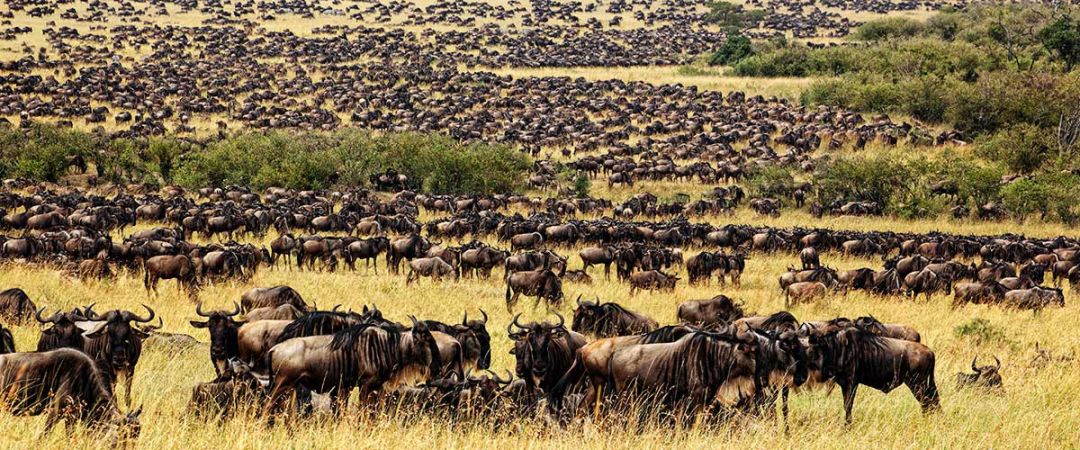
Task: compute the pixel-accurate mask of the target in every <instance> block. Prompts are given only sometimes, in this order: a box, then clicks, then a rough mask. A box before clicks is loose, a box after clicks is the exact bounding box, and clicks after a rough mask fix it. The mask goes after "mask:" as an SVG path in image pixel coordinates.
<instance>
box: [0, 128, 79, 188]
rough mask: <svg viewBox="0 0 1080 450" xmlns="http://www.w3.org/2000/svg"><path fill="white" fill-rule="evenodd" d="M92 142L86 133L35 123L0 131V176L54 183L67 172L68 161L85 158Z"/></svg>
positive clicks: (0, 129)
mask: <svg viewBox="0 0 1080 450" xmlns="http://www.w3.org/2000/svg"><path fill="white" fill-rule="evenodd" d="M95 142H97V139H95V138H94V137H93V136H91V135H90V134H89V133H86V132H82V131H76V130H69V129H64V128H59V127H55V126H50V125H43V124H35V125H33V126H31V127H30V128H29V129H26V130H20V129H15V128H12V127H2V128H0V177H26V178H31V179H34V180H39V181H57V180H59V179H60V177H62V176H63V175H64V173H66V172H67V169H68V158H69V157H74V156H83V157H86V156H88V155H89V154H90V153H91V152H92V151H93V149H94V145H95Z"/></svg>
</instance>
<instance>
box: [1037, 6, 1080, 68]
mask: <svg viewBox="0 0 1080 450" xmlns="http://www.w3.org/2000/svg"><path fill="white" fill-rule="evenodd" d="M1039 40H1040V41H1042V45H1043V47H1046V50H1047V51H1049V52H1050V53H1051V54H1053V55H1056V56H1057V58H1058V59H1059V60H1061V62H1063V63H1064V64H1065V71H1066V72H1069V71H1071V70H1072V69H1073V66H1075V65H1076V63H1078V62H1080V21H1074V20H1072V18H1071V17H1069V16H1068V15H1065V16H1062V17H1060V18H1058V20H1055V21H1054V22H1053V23H1051V24H1050V25H1047V26H1046V27H1045V28H1043V29H1042V30H1039Z"/></svg>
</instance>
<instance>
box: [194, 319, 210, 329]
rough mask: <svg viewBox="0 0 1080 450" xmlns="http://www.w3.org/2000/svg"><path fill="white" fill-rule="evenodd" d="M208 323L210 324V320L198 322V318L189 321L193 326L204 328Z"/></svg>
mask: <svg viewBox="0 0 1080 450" xmlns="http://www.w3.org/2000/svg"><path fill="white" fill-rule="evenodd" d="M208 325H210V322H199V321H198V320H192V321H191V326H193V327H195V328H206V327H207V326H208Z"/></svg>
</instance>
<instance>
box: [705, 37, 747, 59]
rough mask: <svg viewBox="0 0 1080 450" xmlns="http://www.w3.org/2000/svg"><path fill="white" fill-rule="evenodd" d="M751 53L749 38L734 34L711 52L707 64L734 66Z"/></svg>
mask: <svg viewBox="0 0 1080 450" xmlns="http://www.w3.org/2000/svg"><path fill="white" fill-rule="evenodd" d="M753 53H754V50H753V48H752V46H751V44H750V38H748V37H746V36H744V35H742V34H734V35H730V36H728V38H727V40H726V41H724V44H723V45H721V46H720V48H719V49H717V50H716V51H715V52H713V54H712V56H710V57H709V64H712V65H714V66H726V65H730V64H735V63H737V62H739V61H742V60H743V59H745V58H746V57H748V56H750V55H752V54H753Z"/></svg>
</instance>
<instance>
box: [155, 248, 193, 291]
mask: <svg viewBox="0 0 1080 450" xmlns="http://www.w3.org/2000/svg"><path fill="white" fill-rule="evenodd" d="M198 276H199V275H198V269H197V268H196V267H195V263H194V262H193V261H192V260H191V258H190V257H188V256H187V255H158V256H152V257H150V258H149V259H147V260H146V261H145V262H144V263H143V286H144V287H145V288H146V291H147V292H150V291H151V290H152V291H154V293H155V294H157V284H158V280H176V286H177V288H178V289H187V291H188V295H190V296H192V297H194V296H195V295H196V294H197V292H198V289H199V278H198Z"/></svg>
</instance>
